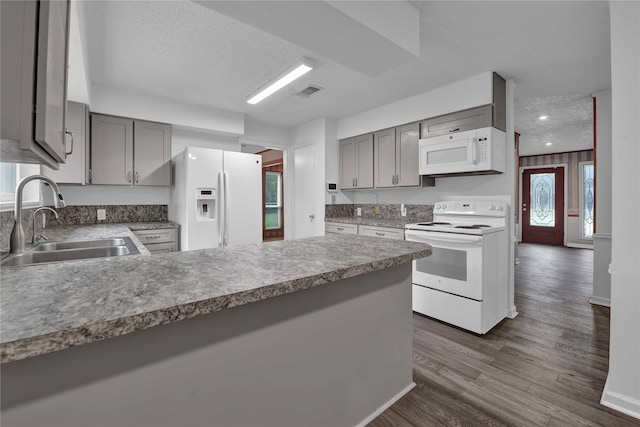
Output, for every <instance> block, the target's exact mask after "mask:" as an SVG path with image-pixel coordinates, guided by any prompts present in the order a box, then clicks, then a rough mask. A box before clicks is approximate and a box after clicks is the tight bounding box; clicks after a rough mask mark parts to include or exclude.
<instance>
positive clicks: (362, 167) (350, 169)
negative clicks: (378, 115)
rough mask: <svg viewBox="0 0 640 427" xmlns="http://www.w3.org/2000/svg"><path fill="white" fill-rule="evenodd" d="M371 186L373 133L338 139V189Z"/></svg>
mask: <svg viewBox="0 0 640 427" xmlns="http://www.w3.org/2000/svg"><path fill="white" fill-rule="evenodd" d="M356 188H373V134H371V133H369V134H366V135H360V136H356V137H354V138H347V139H343V140H341V141H340V189H342V190H352V189H356Z"/></svg>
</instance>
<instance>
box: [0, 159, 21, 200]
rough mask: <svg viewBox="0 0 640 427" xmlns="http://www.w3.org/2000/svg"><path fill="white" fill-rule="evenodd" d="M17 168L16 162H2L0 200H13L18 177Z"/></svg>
mask: <svg viewBox="0 0 640 427" xmlns="http://www.w3.org/2000/svg"><path fill="white" fill-rule="evenodd" d="M16 170H17V168H16V164H15V163H0V202H11V201H13V198H14V197H13V192H14V191H15V189H16V184H17V177H18V175H17V173H16Z"/></svg>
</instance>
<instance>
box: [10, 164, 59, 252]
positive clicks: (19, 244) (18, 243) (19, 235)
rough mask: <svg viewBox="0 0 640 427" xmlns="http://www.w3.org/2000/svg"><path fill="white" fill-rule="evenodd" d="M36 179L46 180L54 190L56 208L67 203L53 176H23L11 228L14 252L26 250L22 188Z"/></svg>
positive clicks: (18, 187)
mask: <svg viewBox="0 0 640 427" xmlns="http://www.w3.org/2000/svg"><path fill="white" fill-rule="evenodd" d="M34 179H39V180H40V181H44V182H46V183H47V184H49V186H50V187H51V191H53V204H54V206H55V207H56V208H64V207H65V206H66V204H65V203H64V199H63V198H62V194H60V188H58V184H56V183H55V182H53V180H52V179H51V178H48V177H46V176H44V175H31V176H28V177H26V178H23V179H22V180H20V182H19V183H18V186H17V187H16V198H15V205H16V206H15V211H14V213H13V220H14V223H13V230H11V240H10V242H9V244H10V249H9V252H11V253H12V254H17V253H21V252H24V247H25V236H24V228H23V227H22V190H23V189H24V186H25V184H26V183H27V182H29V181H33V180H34Z"/></svg>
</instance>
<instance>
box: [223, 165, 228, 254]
mask: <svg viewBox="0 0 640 427" xmlns="http://www.w3.org/2000/svg"><path fill="white" fill-rule="evenodd" d="M223 173H224V241H223V242H224V246H229V203H228V200H227V197H228V196H227V195H228V193H229V172H228V171H224V172H223Z"/></svg>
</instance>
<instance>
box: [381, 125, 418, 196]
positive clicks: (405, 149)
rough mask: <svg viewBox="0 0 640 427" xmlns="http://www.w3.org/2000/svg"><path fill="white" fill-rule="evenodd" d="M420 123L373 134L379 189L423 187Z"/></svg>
mask: <svg viewBox="0 0 640 427" xmlns="http://www.w3.org/2000/svg"><path fill="white" fill-rule="evenodd" d="M419 137H420V123H418V122H416V123H409V124H406V125H403V126H398V127H396V128H391V129H385V130H382V131H379V132H375V133H374V159H375V163H374V178H375V187H376V188H385V187H387V188H388V187H413V186H418V185H420V175H419V170H418V166H419V164H418V163H419V162H418V149H419V146H418V145H419V144H418V140H419Z"/></svg>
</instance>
